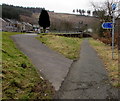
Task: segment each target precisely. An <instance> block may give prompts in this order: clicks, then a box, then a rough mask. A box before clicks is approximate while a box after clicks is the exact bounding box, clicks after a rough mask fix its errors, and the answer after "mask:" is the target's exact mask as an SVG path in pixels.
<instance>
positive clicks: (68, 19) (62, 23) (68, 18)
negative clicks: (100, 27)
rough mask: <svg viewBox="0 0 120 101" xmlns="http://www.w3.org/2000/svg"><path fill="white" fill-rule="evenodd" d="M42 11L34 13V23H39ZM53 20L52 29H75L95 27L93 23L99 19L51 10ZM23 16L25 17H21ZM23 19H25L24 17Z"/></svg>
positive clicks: (50, 14)
mask: <svg viewBox="0 0 120 101" xmlns="http://www.w3.org/2000/svg"><path fill="white" fill-rule="evenodd" d="M39 15H40V13H33V14H32V18H33V20H34V23H36V24H37V23H38V20H39ZM49 16H50V21H51V27H50V29H51V30H54V31H75V30H76V29H77V28H80V27H81V29H82V28H83V27H85V25H86V26H87V27H88V28H92V27H93V25H94V24H93V23H97V22H98V19H97V18H95V17H91V16H80V15H75V14H67V13H55V12H49ZM21 18H23V17H21ZM22 20H23V19H22Z"/></svg>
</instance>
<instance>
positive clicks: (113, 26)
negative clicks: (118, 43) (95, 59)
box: [112, 4, 116, 59]
mask: <svg viewBox="0 0 120 101" xmlns="http://www.w3.org/2000/svg"><path fill="white" fill-rule="evenodd" d="M115 9H116V4H113V5H112V10H113V24H112V59H114V33H115V14H114V13H115Z"/></svg>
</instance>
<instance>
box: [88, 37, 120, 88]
mask: <svg viewBox="0 0 120 101" xmlns="http://www.w3.org/2000/svg"><path fill="white" fill-rule="evenodd" d="M89 41H90V44H91V45H92V46H93V47H94V48H95V50H96V51H97V53H98V55H99V56H100V58H101V59H102V60H103V62H104V64H105V68H106V70H107V71H108V74H109V78H110V82H111V84H112V85H113V86H115V87H120V83H119V76H120V74H119V73H120V71H119V69H118V50H117V49H115V50H114V59H113V60H112V49H111V46H108V45H105V44H104V43H102V42H100V41H99V40H94V39H89Z"/></svg>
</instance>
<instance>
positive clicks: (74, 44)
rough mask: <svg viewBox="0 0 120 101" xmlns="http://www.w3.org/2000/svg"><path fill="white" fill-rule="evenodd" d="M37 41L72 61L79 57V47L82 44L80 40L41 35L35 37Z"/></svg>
mask: <svg viewBox="0 0 120 101" xmlns="http://www.w3.org/2000/svg"><path fill="white" fill-rule="evenodd" d="M37 39H38V40H40V41H41V42H42V43H44V44H46V45H47V46H48V47H50V48H51V49H53V50H55V51H57V52H59V53H61V54H63V55H64V56H65V57H67V58H69V59H73V60H74V59H76V58H78V57H79V51H80V45H81V43H82V39H80V38H69V37H63V36H55V35H43V36H40V37H37Z"/></svg>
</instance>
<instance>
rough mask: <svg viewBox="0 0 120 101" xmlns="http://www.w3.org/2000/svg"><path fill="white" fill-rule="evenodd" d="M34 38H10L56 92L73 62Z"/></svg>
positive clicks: (33, 35)
mask: <svg viewBox="0 0 120 101" xmlns="http://www.w3.org/2000/svg"><path fill="white" fill-rule="evenodd" d="M35 37H37V35H36V34H21V35H14V36H12V39H13V40H14V41H15V43H16V44H17V47H18V48H19V49H20V50H21V51H22V52H23V53H24V54H26V55H27V56H28V57H29V58H30V59H31V61H32V63H33V64H34V65H35V67H37V69H38V70H39V71H40V73H42V74H43V76H44V77H45V78H46V79H47V80H49V81H50V82H51V83H52V85H53V86H54V87H55V90H56V91H57V90H59V88H60V86H61V83H62V81H63V80H64V78H65V77H66V75H67V73H68V71H69V67H70V66H71V64H72V62H73V61H72V60H69V59H67V58H65V57H64V56H62V55H61V54H59V53H57V52H55V51H53V50H51V49H49V48H48V47H46V46H45V45H43V44H42V43H41V42H40V41H39V40H37V39H35Z"/></svg>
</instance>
